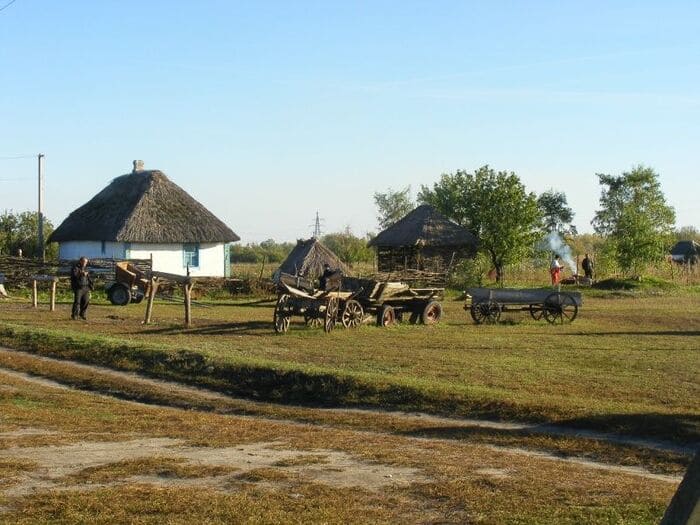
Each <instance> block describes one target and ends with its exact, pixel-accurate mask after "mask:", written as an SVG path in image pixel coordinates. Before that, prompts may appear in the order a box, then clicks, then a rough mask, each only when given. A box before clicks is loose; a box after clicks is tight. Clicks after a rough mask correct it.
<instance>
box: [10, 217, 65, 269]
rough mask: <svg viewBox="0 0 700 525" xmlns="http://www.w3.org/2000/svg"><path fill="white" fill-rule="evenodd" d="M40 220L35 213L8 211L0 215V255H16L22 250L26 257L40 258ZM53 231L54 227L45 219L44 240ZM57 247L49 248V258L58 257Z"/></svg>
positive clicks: (50, 246)
mask: <svg viewBox="0 0 700 525" xmlns="http://www.w3.org/2000/svg"><path fill="white" fill-rule="evenodd" d="M38 226H39V219H38V217H37V214H36V213H35V212H31V211H23V212H18V213H12V212H9V211H7V210H5V212H3V214H2V215H0V253H3V254H6V255H16V254H17V253H18V251H19V250H20V249H21V250H22V253H23V254H24V255H25V256H28V257H31V256H35V257H40V256H41V250H40V249H39V234H38V230H39V228H38ZM52 231H53V225H52V224H51V222H50V221H49V220H48V219H46V218H45V217H44V238H48V236H49V235H51V232H52ZM57 251H58V250H57V247H56V245H55V244H54V245H49V246H47V250H46V256H47V257H48V258H52V257H55V256H56V255H57Z"/></svg>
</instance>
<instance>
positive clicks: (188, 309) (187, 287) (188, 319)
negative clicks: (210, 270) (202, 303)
mask: <svg viewBox="0 0 700 525" xmlns="http://www.w3.org/2000/svg"><path fill="white" fill-rule="evenodd" d="M192 286H193V285H192V284H188V283H185V284H184V285H183V287H184V291H185V326H187V328H189V327H190V326H192V302H191V299H192V297H191V292H192Z"/></svg>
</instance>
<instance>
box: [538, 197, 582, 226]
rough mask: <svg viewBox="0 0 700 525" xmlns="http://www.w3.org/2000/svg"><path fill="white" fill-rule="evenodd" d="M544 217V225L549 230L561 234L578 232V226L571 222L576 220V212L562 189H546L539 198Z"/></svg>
mask: <svg viewBox="0 0 700 525" xmlns="http://www.w3.org/2000/svg"><path fill="white" fill-rule="evenodd" d="M537 205H538V206H539V207H540V211H541V212H542V217H543V218H544V227H545V229H546V231H547V232H557V233H561V234H573V235H575V234H576V226H574V225H573V224H571V221H572V220H574V212H573V210H572V209H571V208H570V207H569V203H568V202H567V201H566V195H565V194H564V193H562V192H560V191H554V190H549V191H545V192H544V193H543V194H542V195H540V196H539V197H538V198H537Z"/></svg>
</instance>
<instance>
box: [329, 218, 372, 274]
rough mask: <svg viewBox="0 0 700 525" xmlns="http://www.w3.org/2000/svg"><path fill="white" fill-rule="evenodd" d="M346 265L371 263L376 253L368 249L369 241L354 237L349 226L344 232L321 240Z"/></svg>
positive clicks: (330, 234)
mask: <svg viewBox="0 0 700 525" xmlns="http://www.w3.org/2000/svg"><path fill="white" fill-rule="evenodd" d="M321 242H323V244H325V245H326V247H327V248H328V249H330V250H331V251H332V252H333V253H335V254H336V255H337V256H338V258H339V259H340V260H341V261H343V262H344V263H345V264H350V265H352V264H356V263H358V262H370V261H372V260H373V259H374V252H372V250H371V249H370V248H368V247H367V241H366V240H365V239H361V238H359V237H356V236H355V235H353V233H352V230H351V229H350V227H349V226H347V227H346V228H345V230H344V231H342V232H337V233H329V234H327V235H324V236H323V239H322V240H321Z"/></svg>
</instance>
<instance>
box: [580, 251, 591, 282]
mask: <svg viewBox="0 0 700 525" xmlns="http://www.w3.org/2000/svg"><path fill="white" fill-rule="evenodd" d="M581 268H583V273H584V274H585V276H586V277H588V278H589V279H593V261H591V258H590V257H588V254H586V256H585V257H584V258H583V261H581Z"/></svg>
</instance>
